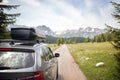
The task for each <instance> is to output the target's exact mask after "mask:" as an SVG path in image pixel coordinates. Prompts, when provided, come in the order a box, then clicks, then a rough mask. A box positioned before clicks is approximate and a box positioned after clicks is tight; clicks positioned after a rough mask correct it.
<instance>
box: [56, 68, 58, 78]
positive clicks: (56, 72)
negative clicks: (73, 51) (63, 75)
mask: <svg viewBox="0 0 120 80" xmlns="http://www.w3.org/2000/svg"><path fill="white" fill-rule="evenodd" d="M57 79H58V66H57V72H56V80H57Z"/></svg>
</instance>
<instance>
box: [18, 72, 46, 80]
mask: <svg viewBox="0 0 120 80" xmlns="http://www.w3.org/2000/svg"><path fill="white" fill-rule="evenodd" d="M33 74H34V75H33V76H27V77H23V78H18V79H17V80H44V74H43V72H42V71H38V72H34V73H33Z"/></svg>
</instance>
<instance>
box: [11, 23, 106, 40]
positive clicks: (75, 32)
mask: <svg viewBox="0 0 120 80" xmlns="http://www.w3.org/2000/svg"><path fill="white" fill-rule="evenodd" d="M18 27H29V26H25V25H13V26H10V27H9V29H10V28H18ZM32 28H35V29H37V30H38V31H39V32H42V33H43V34H45V35H50V36H54V37H64V38H70V37H89V38H93V37H94V36H95V35H98V34H101V33H104V32H105V30H104V29H100V28H92V27H85V28H81V27H80V28H79V29H71V30H69V29H67V30H64V31H59V32H53V31H52V30H51V29H50V27H48V26H46V25H39V26H36V27H32Z"/></svg>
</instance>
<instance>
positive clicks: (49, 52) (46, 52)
mask: <svg viewBox="0 0 120 80" xmlns="http://www.w3.org/2000/svg"><path fill="white" fill-rule="evenodd" d="M43 51H44V52H45V61H49V60H50V59H51V58H50V56H52V53H51V51H50V49H49V48H48V47H45V48H43Z"/></svg>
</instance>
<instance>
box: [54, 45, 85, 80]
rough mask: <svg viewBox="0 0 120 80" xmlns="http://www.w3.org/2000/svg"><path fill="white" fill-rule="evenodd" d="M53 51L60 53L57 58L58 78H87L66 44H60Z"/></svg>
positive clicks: (81, 79)
mask: <svg viewBox="0 0 120 80" xmlns="http://www.w3.org/2000/svg"><path fill="white" fill-rule="evenodd" d="M55 52H57V53H60V57H59V58H58V62H59V64H58V67H59V78H58V80H87V78H86V77H85V75H84V74H83V72H82V71H81V70H80V69H79V67H78V65H77V64H76V63H75V61H74V59H73V57H72V56H71V54H70V52H69V50H68V48H67V46H66V45H62V46H61V47H60V48H58V49H57V50H56V51H55Z"/></svg>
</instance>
